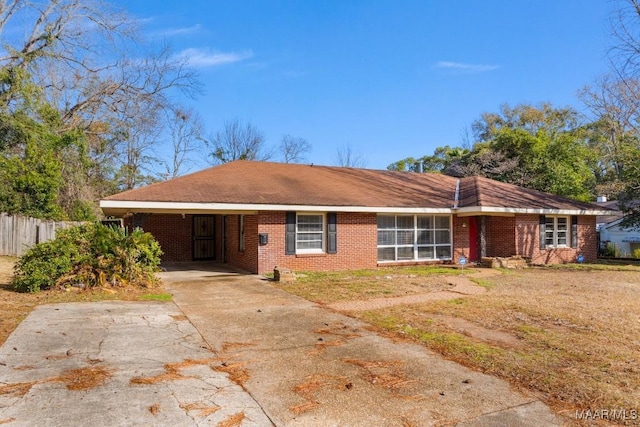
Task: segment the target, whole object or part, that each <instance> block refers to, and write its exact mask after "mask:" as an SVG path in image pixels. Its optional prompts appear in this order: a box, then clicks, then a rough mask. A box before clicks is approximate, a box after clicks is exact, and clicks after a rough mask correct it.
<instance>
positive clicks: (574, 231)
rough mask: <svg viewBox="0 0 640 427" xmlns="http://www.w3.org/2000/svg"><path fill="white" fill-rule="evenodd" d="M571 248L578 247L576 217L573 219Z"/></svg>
mask: <svg viewBox="0 0 640 427" xmlns="http://www.w3.org/2000/svg"><path fill="white" fill-rule="evenodd" d="M571 247H572V248H577V247H578V217H577V216H576V215H574V216H572V217H571Z"/></svg>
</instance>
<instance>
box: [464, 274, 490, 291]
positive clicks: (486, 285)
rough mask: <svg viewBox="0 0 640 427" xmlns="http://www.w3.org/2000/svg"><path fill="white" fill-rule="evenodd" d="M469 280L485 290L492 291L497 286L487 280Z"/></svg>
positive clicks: (470, 278) (472, 278)
mask: <svg viewBox="0 0 640 427" xmlns="http://www.w3.org/2000/svg"><path fill="white" fill-rule="evenodd" d="M468 279H469V280H471V281H472V282H473V283H475V284H476V285H478V286H482V287H483V288H486V289H492V288H494V287H495V286H496V285H495V283H493V282H491V281H490V280H487V279H482V278H479V277H469V278H468Z"/></svg>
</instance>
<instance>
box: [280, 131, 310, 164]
mask: <svg viewBox="0 0 640 427" xmlns="http://www.w3.org/2000/svg"><path fill="white" fill-rule="evenodd" d="M309 151H311V144H310V143H309V142H308V141H307V140H306V139H304V138H300V137H295V136H291V135H284V136H283V137H282V139H281V140H280V145H279V146H278V153H279V154H280V155H281V156H282V160H283V161H284V162H285V163H301V162H304V161H306V160H307V158H306V154H307V153H308V152H309Z"/></svg>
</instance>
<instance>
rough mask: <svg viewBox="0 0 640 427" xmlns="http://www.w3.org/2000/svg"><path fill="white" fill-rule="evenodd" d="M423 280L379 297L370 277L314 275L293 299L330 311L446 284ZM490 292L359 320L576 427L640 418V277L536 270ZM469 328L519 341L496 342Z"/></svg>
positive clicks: (636, 272) (388, 282)
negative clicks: (587, 414) (534, 399)
mask: <svg viewBox="0 0 640 427" xmlns="http://www.w3.org/2000/svg"><path fill="white" fill-rule="evenodd" d="M414 270H415V268H414ZM414 273H415V271H414ZM414 273H411V274H402V273H398V272H396V274H395V275H392V276H391V279H390V278H389V276H388V275H386V276H382V277H376V278H375V282H376V284H374V286H373V287H372V289H373V291H372V290H369V289H365V286H360V282H363V279H362V276H366V274H360V275H358V276H354V275H353V274H352V273H343V274H342V277H340V274H335V273H334V274H333V276H332V278H331V280H327V278H326V276H325V277H323V276H320V278H319V280H317V281H314V280H313V277H312V276H311V275H310V276H308V277H307V278H305V279H304V280H303V281H299V282H298V283H294V284H290V285H286V289H287V290H289V291H290V292H293V293H297V294H299V295H302V296H305V297H307V298H309V299H312V300H314V301H316V302H321V303H323V302H324V303H327V302H334V301H340V300H342V301H344V300H359V299H367V298H371V297H373V296H377V297H379V296H381V294H382V295H389V296H398V295H406V294H407V293H411V292H414V291H415V287H416V286H422V284H423V283H428V285H425V286H424V287H423V289H424V291H425V292H430V291H431V290H432V289H438V288H439V286H442V285H443V284H444V285H446V283H447V282H446V278H445V277H444V276H441V275H440V273H439V272H438V273H437V274H433V275H428V274H426V273H425V274H424V275H415V276H414ZM408 276H413V277H408ZM369 279H372V278H371V277H369ZM369 279H367V280H369ZM438 280H439V281H440V285H439V284H438ZM482 285H483V286H485V287H487V288H488V291H487V292H486V293H485V294H483V295H473V296H464V297H459V298H456V297H454V299H452V300H448V301H434V302H431V303H426V304H413V305H400V306H395V307H390V308H384V309H379V310H370V311H365V312H355V311H354V312H351V313H350V314H351V315H353V316H356V317H360V318H362V319H363V320H365V321H367V322H369V323H371V324H373V325H375V326H377V327H380V328H383V329H384V330H386V331H388V332H391V333H392V334H393V335H394V336H396V337H403V338H405V339H411V340H415V341H419V342H421V343H423V344H424V345H425V346H427V347H429V348H430V349H432V350H434V351H436V352H439V353H440V354H442V355H444V356H445V357H447V358H448V359H451V360H454V361H457V362H459V363H462V364H464V365H466V366H469V367H471V368H473V369H477V370H480V371H483V372H486V373H489V374H492V375H495V376H498V377H501V378H504V379H506V380H508V381H510V382H511V383H512V384H513V385H514V386H516V387H518V388H520V389H522V390H526V391H528V392H531V393H533V394H534V395H536V396H538V397H539V398H541V399H542V400H543V401H545V402H546V403H547V404H549V405H550V406H551V407H552V408H554V410H555V411H556V412H557V413H559V414H561V415H564V416H566V417H567V418H568V419H569V420H570V421H569V422H576V421H575V414H576V410H587V409H591V410H592V411H595V410H602V409H608V410H612V409H616V410H620V409H622V410H627V413H630V412H629V411H633V410H635V411H637V412H638V413H640V403H639V402H640V268H638V267H633V266H622V267H606V266H604V267H603V266H597V268H594V267H591V268H590V267H589V266H583V268H575V267H573V268H531V269H526V270H518V271H506V272H504V274H502V275H499V276H495V277H489V278H483V279H482ZM394 286H395V287H394ZM461 325H462V326H461ZM466 325H475V326H476V327H477V328H478V329H481V330H485V331H486V330H491V331H499V332H501V333H502V334H508V335H509V336H511V337H512V338H513V340H512V341H511V342H510V341H508V340H506V341H505V340H492V339H491V335H490V334H488V335H486V336H484V337H483V335H482V334H480V335H478V334H475V333H473V330H472V329H473V328H468V327H466ZM487 337H488V338H487ZM514 342H515V343H514ZM571 419H573V421H572V420H571ZM627 423H632V424H634V423H640V420H637V419H636V420H627Z"/></svg>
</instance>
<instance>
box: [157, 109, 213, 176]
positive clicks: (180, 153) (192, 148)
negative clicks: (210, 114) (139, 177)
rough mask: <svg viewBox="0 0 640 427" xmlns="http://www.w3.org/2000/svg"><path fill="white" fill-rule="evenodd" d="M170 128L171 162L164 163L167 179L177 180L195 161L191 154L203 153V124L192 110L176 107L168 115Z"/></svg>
mask: <svg viewBox="0 0 640 427" xmlns="http://www.w3.org/2000/svg"><path fill="white" fill-rule="evenodd" d="M167 120H168V122H169V124H168V127H169V130H170V132H171V148H172V150H171V162H166V161H165V162H164V164H165V169H166V173H167V178H175V177H177V176H178V175H180V174H182V173H185V172H188V171H189V169H190V167H191V166H193V163H194V160H193V159H192V158H191V154H192V153H194V152H197V151H201V150H202V148H203V143H204V139H202V123H201V121H200V117H199V116H198V115H197V114H196V113H195V112H194V111H193V110H191V109H184V108H180V107H176V108H174V109H173V110H171V112H170V113H169V114H168V117H167Z"/></svg>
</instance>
